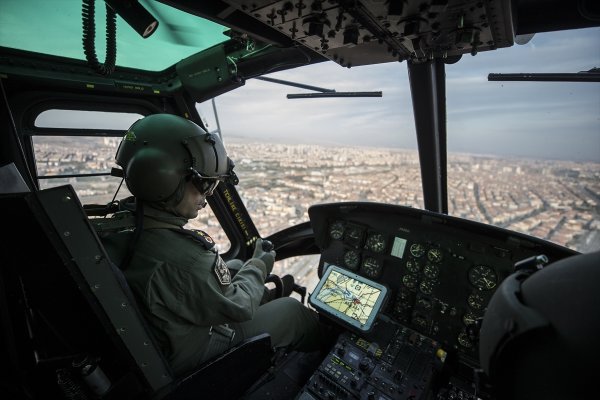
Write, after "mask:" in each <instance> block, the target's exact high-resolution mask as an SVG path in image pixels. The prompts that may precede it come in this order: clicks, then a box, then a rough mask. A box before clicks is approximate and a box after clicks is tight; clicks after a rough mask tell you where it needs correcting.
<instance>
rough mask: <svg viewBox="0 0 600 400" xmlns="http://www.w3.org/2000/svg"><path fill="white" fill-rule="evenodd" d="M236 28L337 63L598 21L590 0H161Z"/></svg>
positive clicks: (442, 51) (416, 56)
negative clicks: (298, 47)
mask: <svg viewBox="0 0 600 400" xmlns="http://www.w3.org/2000/svg"><path fill="white" fill-rule="evenodd" d="M163 2H164V3H167V4H170V5H173V6H175V7H177V8H180V9H183V10H186V11H189V12H192V13H195V14H197V15H201V16H203V17H205V18H208V19H212V20H213V21H215V22H218V23H221V24H223V25H226V26H229V27H231V28H233V29H234V30H236V31H239V32H241V33H246V34H249V35H251V36H253V37H255V38H257V39H260V40H263V41H267V42H271V43H275V44H278V45H280V46H284V47H292V46H303V47H306V48H308V49H310V50H312V51H314V52H315V53H318V54H319V55H321V56H323V57H325V58H326V59H329V60H331V61H333V62H336V63H337V64H339V65H341V66H344V67H352V66H358V65H365V64H376V63H384V62H393V61H404V60H409V59H410V60H412V61H414V62H421V61H425V60H428V59H432V58H444V59H447V61H448V62H453V61H456V60H457V59H458V58H460V56H462V54H465V53H467V54H476V53H478V52H481V51H487V50H494V49H497V48H503V47H509V46H512V45H513V44H514V42H515V37H516V36H517V35H527V34H531V33H536V32H545V31H553V30H562V29H573V28H583V27H589V26H597V25H598V24H599V18H598V16H599V15H600V12H599V11H598V8H599V6H598V5H597V4H598V2H593V1H592V0H578V1H564V0H563V1H560V0H520V1H511V0H429V1H426V0H422V1H412V0H337V1H336V0H282V1H271V0H222V1H208V2H207V1H202V2H196V1H191V0H171V1H169V0H165V1H163Z"/></svg>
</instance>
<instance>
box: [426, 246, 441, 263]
mask: <svg viewBox="0 0 600 400" xmlns="http://www.w3.org/2000/svg"><path fill="white" fill-rule="evenodd" d="M427 258H428V259H429V261H431V262H434V263H439V262H441V261H442V258H444V256H443V255H442V251H441V250H440V249H438V248H437V247H434V248H433V249H429V251H428V252H427Z"/></svg>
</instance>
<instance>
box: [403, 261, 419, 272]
mask: <svg viewBox="0 0 600 400" xmlns="http://www.w3.org/2000/svg"><path fill="white" fill-rule="evenodd" d="M406 269H407V270H409V271H410V272H412V273H413V274H416V273H417V272H419V271H420V270H421V266H420V265H419V263H418V262H417V260H408V261H407V262H406Z"/></svg>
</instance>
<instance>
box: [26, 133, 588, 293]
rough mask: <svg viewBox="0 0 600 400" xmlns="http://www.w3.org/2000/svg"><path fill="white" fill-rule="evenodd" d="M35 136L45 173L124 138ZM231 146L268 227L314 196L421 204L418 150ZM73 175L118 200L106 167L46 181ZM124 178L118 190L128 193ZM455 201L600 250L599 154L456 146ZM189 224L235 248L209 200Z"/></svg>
mask: <svg viewBox="0 0 600 400" xmlns="http://www.w3.org/2000/svg"><path fill="white" fill-rule="evenodd" d="M35 139H36V141H35V148H36V163H37V168H38V174H39V175H40V176H52V175H60V174H79V173H98V172H106V171H110V168H111V167H113V166H115V164H114V154H115V151H116V147H117V146H118V143H119V141H120V140H119V139H116V138H101V139H96V138H78V139H75V140H77V141H78V143H76V144H75V145H74V143H73V140H74V138H37V137H36V138H35ZM63 140H64V141H66V140H68V141H69V145H68V146H65V143H63V142H62V141H63ZM226 147H227V151H228V154H229V156H230V157H231V158H232V159H233V160H234V161H235V163H236V167H235V170H236V173H237V175H238V177H239V178H240V184H239V185H238V187H237V189H238V191H239V193H240V196H241V197H242V200H243V201H244V203H245V205H246V208H247V209H248V211H249V213H250V215H251V216H252V219H253V221H254V223H255V225H256V227H257V229H258V231H259V232H260V234H261V236H263V237H265V236H268V235H270V234H272V233H274V232H277V231H279V230H281V229H284V228H287V227H290V226H293V225H295V224H298V223H301V222H304V221H307V220H308V208H309V207H310V206H311V205H312V204H318V203H330V202H340V201H368V202H382V203H389V204H397V205H403V206H409V207H416V208H423V194H422V189H421V174H420V167H419V158H418V153H417V152H416V151H414V150H400V149H380V148H369V147H326V146H317V145H290V144H269V145H265V144H264V143H252V142H248V141H244V140H238V139H229V140H227V142H226ZM62 149H69V150H62ZM66 183H69V184H71V185H73V187H74V188H75V189H76V191H77V193H78V195H79V196H80V200H81V202H82V203H83V204H89V203H95V204H102V203H108V202H110V201H111V200H112V198H113V196H114V195H115V191H116V188H117V187H118V186H119V183H120V180H118V179H117V178H113V177H108V176H102V177H97V176H95V177H89V178H60V179H44V180H43V181H42V187H49V186H56V185H63V184H66ZM124 187H125V185H123V187H122V188H121V189H120V192H119V194H118V195H117V199H120V198H123V197H125V196H127V195H128V193H127V191H126V190H124ZM448 208H449V210H448V211H449V215H452V216H456V217H460V218H466V219H470V220H475V221H479V222H483V223H488V224H492V225H495V226H499V227H503V228H506V229H509V230H514V231H517V232H521V233H525V234H528V235H531V236H535V237H538V238H541V239H545V240H549V241H552V242H554V243H557V244H560V245H563V246H566V247H569V248H572V249H575V250H577V251H580V252H589V251H593V250H598V249H600V164H598V163H592V162H587V163H586V162H570V161H556V160H534V159H523V158H510V159H509V158H500V157H492V156H479V155H467V154H453V153H449V154H448ZM189 226H190V227H193V228H197V229H202V230H205V231H206V232H208V233H209V234H210V235H211V236H212V237H213V238H214V239H215V241H216V242H217V243H219V248H220V250H221V252H224V251H226V250H227V249H228V248H229V242H228V239H227V236H226V235H225V233H224V232H223V231H222V230H221V229H220V226H219V225H218V221H217V220H216V218H214V216H213V214H212V212H211V211H210V210H209V209H208V208H207V209H205V210H203V211H201V212H200V216H199V217H198V218H197V219H196V220H194V221H191V222H190V224H189ZM317 260H318V258H315V257H299V258H298V259H294V260H284V261H283V262H281V263H278V264H279V266H278V267H279V268H278V270H279V273H292V274H294V275H295V276H296V277H297V279H299V280H300V281H301V283H305V284H308V283H309V281H310V282H313V281H314V280H315V278H316V275H315V273H316V271H315V270H316V268H315V266H316V263H317ZM305 275H306V276H305Z"/></svg>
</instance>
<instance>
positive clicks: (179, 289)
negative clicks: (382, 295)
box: [100, 206, 319, 375]
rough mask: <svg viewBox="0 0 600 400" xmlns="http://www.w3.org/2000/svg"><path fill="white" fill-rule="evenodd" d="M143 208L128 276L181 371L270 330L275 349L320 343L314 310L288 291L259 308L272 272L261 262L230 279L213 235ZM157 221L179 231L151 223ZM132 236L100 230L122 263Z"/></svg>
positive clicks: (162, 343) (249, 263) (166, 352)
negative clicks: (143, 224)
mask: <svg viewBox="0 0 600 400" xmlns="http://www.w3.org/2000/svg"><path fill="white" fill-rule="evenodd" d="M144 214H145V220H146V225H147V226H146V228H145V229H144V230H143V232H142V234H141V236H140V239H139V242H138V243H137V245H136V246H135V253H134V255H133V257H132V259H131V261H130V263H129V265H128V267H127V268H126V269H125V271H124V274H125V277H126V279H127V281H128V283H129V285H130V287H131V289H132V291H133V292H134V294H135V295H136V297H137V299H138V301H139V302H140V308H141V309H142V312H143V313H144V314H145V317H146V318H147V320H148V321H149V325H150V327H151V328H152V331H153V333H154V336H155V337H156V339H157V341H158V343H159V346H160V347H161V350H162V352H163V354H164V355H165V357H166V358H167V359H168V360H169V362H170V364H171V367H172V368H173V371H174V373H175V374H176V375H181V374H183V373H184V372H186V371H189V370H191V369H193V368H194V367H195V366H197V365H198V364H199V363H202V362H203V361H206V360H208V359H210V358H212V357H214V356H215V355H217V354H220V353H222V352H223V351H225V350H226V349H227V348H229V347H231V346H233V345H235V344H237V343H239V342H241V341H242V340H244V339H247V338H250V337H252V336H256V335H258V334H260V333H265V332H266V333H269V334H270V335H271V343H272V345H273V346H274V347H287V346H291V347H292V348H295V349H297V350H304V351H312V350H317V349H318V348H319V323H318V316H317V314H316V313H315V312H313V311H312V310H310V309H308V308H307V307H305V306H304V305H303V304H302V303H300V302H299V301H297V300H296V299H293V298H289V297H287V298H280V299H276V300H273V301H271V302H269V303H266V304H264V305H262V306H261V304H260V302H261V299H262V297H263V294H264V290H265V289H264V281H265V278H266V276H267V274H268V273H269V272H270V271H267V268H266V266H265V263H264V262H263V261H262V260H260V259H258V258H251V259H249V260H248V261H246V262H245V263H244V264H243V266H242V267H241V268H240V270H239V271H238V272H237V274H236V275H235V276H234V277H233V279H231V277H230V276H229V280H230V282H228V281H227V278H228V276H227V275H229V273H228V270H227V272H225V273H224V272H223V270H222V267H223V266H224V265H225V264H224V263H223V260H222V259H221V257H220V256H219V255H218V254H217V253H216V252H215V251H214V250H212V249H209V248H208V247H210V246H209V245H210V243H211V242H212V239H210V237H208V235H206V234H204V233H203V232H200V231H187V230H184V229H183V225H185V224H186V223H187V222H188V221H187V220H186V219H184V218H178V217H175V216H174V215H172V214H170V213H167V212H165V211H162V210H157V209H154V208H151V207H149V206H146V207H145V210H144ZM156 221H159V222H158V224H159V225H160V224H165V223H167V224H171V225H173V229H168V228H165V227H164V226H163V227H159V228H152V226H153V223H152V222H156ZM178 228H179V229H178ZM191 232H192V233H191ZM193 232H196V234H194V233H193ZM190 233H191V234H190ZM132 236H133V234H132V232H131V230H129V231H127V230H125V231H120V232H108V233H101V234H100V238H101V240H102V242H103V244H104V246H105V248H106V250H107V252H108V254H109V256H110V257H111V260H112V261H113V262H115V263H116V264H117V265H119V263H120V261H121V260H122V258H123V257H124V255H125V254H126V251H127V246H128V244H129V242H130V241H131V239H132ZM225 269H226V268H225ZM227 325H228V326H227Z"/></svg>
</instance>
